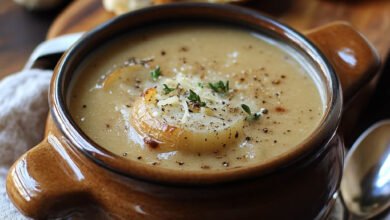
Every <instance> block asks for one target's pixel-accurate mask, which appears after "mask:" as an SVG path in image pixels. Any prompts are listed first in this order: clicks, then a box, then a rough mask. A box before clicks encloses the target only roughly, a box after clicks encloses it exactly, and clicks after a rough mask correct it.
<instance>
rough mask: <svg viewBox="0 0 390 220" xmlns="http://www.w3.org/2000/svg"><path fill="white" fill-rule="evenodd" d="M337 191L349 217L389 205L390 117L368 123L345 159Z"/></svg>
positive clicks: (370, 213)
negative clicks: (370, 124)
mask: <svg viewBox="0 0 390 220" xmlns="http://www.w3.org/2000/svg"><path fill="white" fill-rule="evenodd" d="M340 190H341V194H342V198H343V201H344V204H345V206H346V208H347V209H348V211H349V213H350V216H351V219H368V218H372V217H374V216H377V215H378V214H380V213H383V212H384V211H385V210H386V209H387V208H389V207H390V120H385V121H381V122H378V123H376V124H374V125H372V126H371V127H370V128H369V129H367V130H366V131H365V132H364V133H363V134H362V135H361V136H360V137H359V138H358V139H357V140H356V142H355V143H354V145H353V146H352V148H351V149H350V151H349V152H348V155H347V157H346V160H345V168H344V176H343V179H342V180H341V188H340Z"/></svg>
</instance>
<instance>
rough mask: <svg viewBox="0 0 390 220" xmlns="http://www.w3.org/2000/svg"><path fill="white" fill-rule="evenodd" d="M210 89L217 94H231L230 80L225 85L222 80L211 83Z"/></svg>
mask: <svg viewBox="0 0 390 220" xmlns="http://www.w3.org/2000/svg"><path fill="white" fill-rule="evenodd" d="M209 87H210V89H212V90H213V91H214V92H216V93H228V92H229V80H228V81H226V83H223V82H222V81H221V80H220V81H218V82H216V83H209Z"/></svg>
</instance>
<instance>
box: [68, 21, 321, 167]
mask: <svg viewBox="0 0 390 220" xmlns="http://www.w3.org/2000/svg"><path fill="white" fill-rule="evenodd" d="M303 60H304V59H301V55H299V54H298V53H297V52H294V50H293V49H292V48H290V47H288V46H287V45H284V44H282V43H280V42H277V41H275V40H271V39H270V38H268V37H266V36H263V35H261V34H258V33H254V32H251V31H250V30H244V29H239V28H234V27H230V26H220V25H205V24H192V25H186V26H183V25H167V26H162V27H160V28H154V29H144V30H142V31H139V32H136V33H132V34H129V35H125V36H123V37H121V38H118V39H116V40H114V41H113V42H110V43H109V44H107V45H103V46H101V48H100V49H98V50H97V51H95V52H94V53H93V54H91V55H90V56H89V57H88V59H86V61H84V63H83V64H82V65H81V66H80V67H79V69H78V70H77V72H78V73H77V74H76V77H75V79H73V80H72V87H71V90H70V92H69V95H68V100H67V103H68V108H69V110H70V113H71V115H72V117H73V119H74V120H75V122H76V123H77V125H78V126H79V127H80V128H81V130H82V131H83V132H84V133H85V134H86V135H87V136H88V137H90V138H91V139H92V140H94V141H95V142H96V143H98V144H99V145H101V146H102V147H104V148H106V149H107V150H109V151H111V152H113V153H114V154H117V155H119V156H121V157H124V158H127V159H129V160H133V161H138V162H139V163H146V164H149V165H150V166H156V167H164V168H169V169H181V170H204V171H207V170H221V169H233V168H240V167H244V166H253V165H258V164H263V163H267V162H270V161H271V160H274V159H275V158H277V157H279V156H281V155H283V154H287V153H290V152H292V151H294V150H296V149H297V148H298V146H299V144H300V143H302V142H303V141H304V140H305V139H306V138H308V137H309V136H310V134H311V133H312V132H313V131H314V130H315V129H316V127H317V126H318V124H319V123H320V121H321V119H322V116H323V114H324V109H325V106H324V101H323V98H322V97H321V94H320V93H319V89H318V85H317V84H316V83H315V80H314V79H313V77H312V76H313V75H315V73H313V72H312V71H314V70H313V69H312V68H309V67H310V65H309V64H308V63H306V62H305V61H303Z"/></svg>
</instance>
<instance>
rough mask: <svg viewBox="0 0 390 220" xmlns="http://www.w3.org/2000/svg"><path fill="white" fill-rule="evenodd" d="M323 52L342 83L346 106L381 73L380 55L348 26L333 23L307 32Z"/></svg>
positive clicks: (344, 23)
mask: <svg viewBox="0 0 390 220" xmlns="http://www.w3.org/2000/svg"><path fill="white" fill-rule="evenodd" d="M306 36H307V37H308V38H309V39H310V40H311V41H312V42H313V43H314V44H315V45H316V46H317V47H318V48H319V49H320V50H321V52H322V53H323V54H324V55H325V56H326V58H327V59H328V61H329V62H330V63H331V65H332V66H333V68H334V70H335V71H336V73H337V75H338V77H339V78H340V81H341V86H342V89H343V96H344V100H345V102H348V101H350V100H351V99H352V98H353V96H354V95H355V94H356V93H357V92H358V91H359V89H360V88H362V87H363V86H364V85H365V84H367V83H369V82H370V81H371V79H372V78H373V77H374V75H375V74H376V73H378V71H379V67H380V58H379V55H378V52H377V51H376V50H375V49H374V47H373V46H372V45H371V44H370V43H369V42H368V40H367V39H366V38H365V37H363V36H362V35H361V34H360V33H359V32H358V31H356V30H355V29H354V28H353V27H352V26H351V25H350V24H349V23H347V22H333V23H330V24H327V25H324V26H321V27H319V28H315V29H312V30H309V31H308V32H306Z"/></svg>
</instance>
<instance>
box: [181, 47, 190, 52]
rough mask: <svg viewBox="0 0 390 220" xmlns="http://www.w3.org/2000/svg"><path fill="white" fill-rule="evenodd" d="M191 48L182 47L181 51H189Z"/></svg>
mask: <svg viewBox="0 0 390 220" xmlns="http://www.w3.org/2000/svg"><path fill="white" fill-rule="evenodd" d="M188 50H189V49H188V47H186V46H183V47H181V48H180V52H187V51H188Z"/></svg>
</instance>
